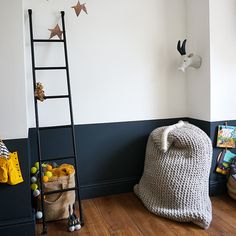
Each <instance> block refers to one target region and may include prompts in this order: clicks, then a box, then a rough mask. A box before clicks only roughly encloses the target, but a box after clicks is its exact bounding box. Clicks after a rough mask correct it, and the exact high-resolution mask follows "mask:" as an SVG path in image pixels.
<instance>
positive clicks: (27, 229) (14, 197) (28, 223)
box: [0, 139, 34, 236]
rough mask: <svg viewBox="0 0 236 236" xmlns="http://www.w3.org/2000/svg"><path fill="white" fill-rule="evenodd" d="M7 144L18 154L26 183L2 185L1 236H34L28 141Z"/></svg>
mask: <svg viewBox="0 0 236 236" xmlns="http://www.w3.org/2000/svg"><path fill="white" fill-rule="evenodd" d="M5 144H6V145H7V147H8V149H9V150H10V151H12V152H14V151H17V152H18V158H19V162H20V167H21V171H22V175H23V179H24V182H23V183H20V184H17V185H14V186H11V185H8V184H0V202H1V207H0V235H4V236H5V235H9V236H10V235H30V236H32V235H34V217H33V214H32V207H31V192H30V183H29V181H30V178H29V165H30V160H29V152H28V151H29V145H28V139H16V140H6V141H5ZM20 232H22V234H20ZM18 233H19V234H18ZM23 233H24V234H23Z"/></svg>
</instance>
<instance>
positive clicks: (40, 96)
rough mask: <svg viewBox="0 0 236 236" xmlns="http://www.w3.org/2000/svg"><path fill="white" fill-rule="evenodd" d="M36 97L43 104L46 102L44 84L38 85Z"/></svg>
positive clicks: (35, 92)
mask: <svg viewBox="0 0 236 236" xmlns="http://www.w3.org/2000/svg"><path fill="white" fill-rule="evenodd" d="M34 96H35V97H36V98H37V99H38V100H40V101H41V102H43V101H44V100H45V98H44V97H45V94H44V90H43V84H42V83H39V82H38V83H36V89H35V91H34Z"/></svg>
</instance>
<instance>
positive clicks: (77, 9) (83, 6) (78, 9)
mask: <svg viewBox="0 0 236 236" xmlns="http://www.w3.org/2000/svg"><path fill="white" fill-rule="evenodd" d="M72 8H74V10H75V13H76V16H77V17H78V16H79V14H80V12H81V10H82V11H84V12H85V13H86V14H88V12H87V9H86V7H85V3H83V4H80V2H79V1H78V3H77V5H75V6H73V7H72Z"/></svg>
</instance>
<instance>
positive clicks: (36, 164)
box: [34, 161, 39, 170]
mask: <svg viewBox="0 0 236 236" xmlns="http://www.w3.org/2000/svg"><path fill="white" fill-rule="evenodd" d="M34 166H35V167H36V168H37V170H38V169H39V162H38V161H37V162H35V164H34Z"/></svg>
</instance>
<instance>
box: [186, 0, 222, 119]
mask: <svg viewBox="0 0 236 236" xmlns="http://www.w3.org/2000/svg"><path fill="white" fill-rule="evenodd" d="M213 1H215V0H213ZM219 20H221V18H219ZM186 22H187V39H188V41H187V45H186V48H187V53H194V54H197V55H200V56H201V57H202V66H201V67H200V68H199V69H198V70H196V69H194V68H188V69H187V113H188V117H191V118H195V119H200V120H206V121H210V120H211V101H210V91H211V83H210V82H211V75H210V38H209V1H208V0H197V1H196V0H187V18H186Z"/></svg>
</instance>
